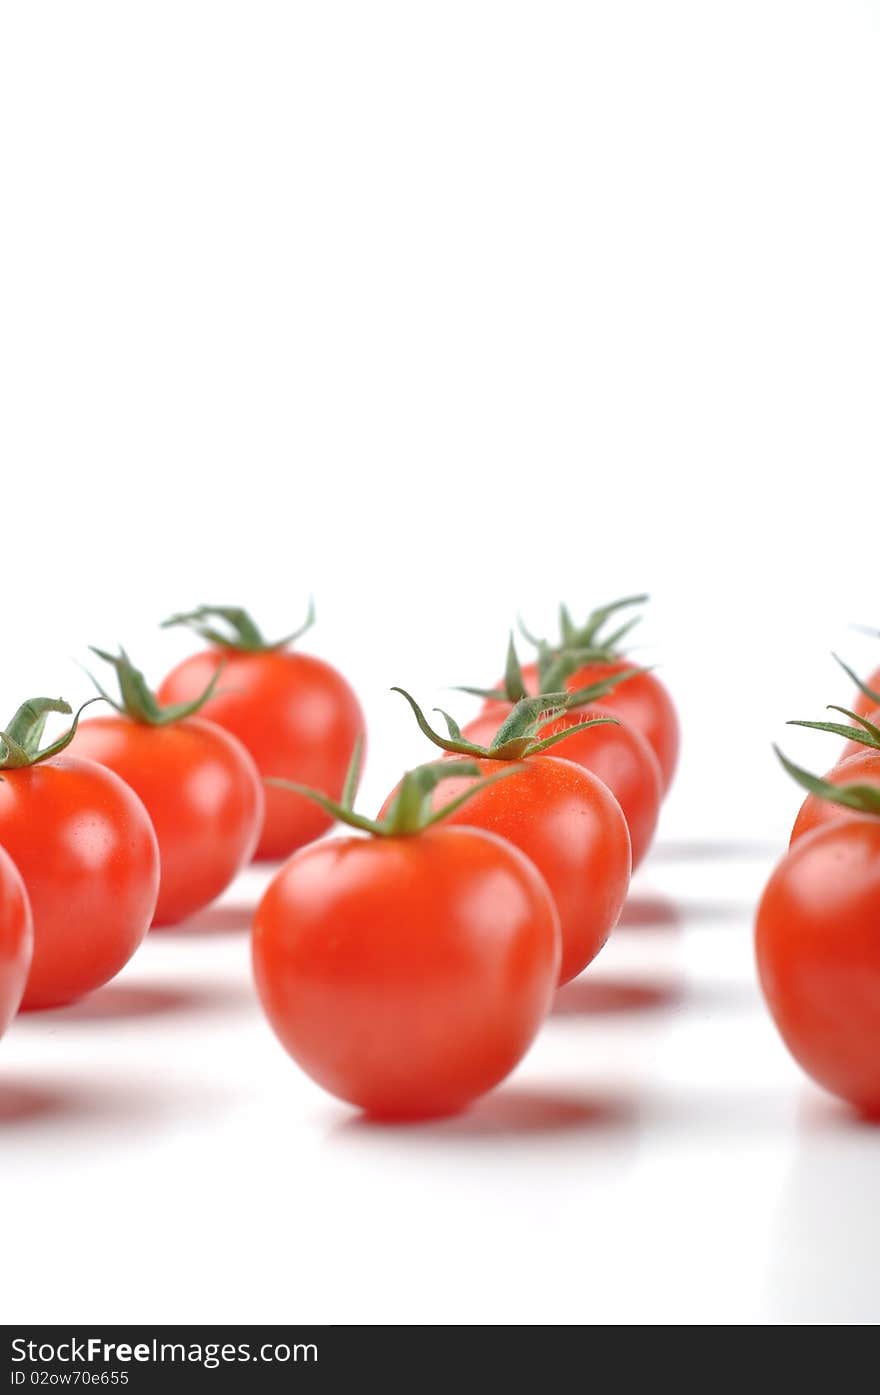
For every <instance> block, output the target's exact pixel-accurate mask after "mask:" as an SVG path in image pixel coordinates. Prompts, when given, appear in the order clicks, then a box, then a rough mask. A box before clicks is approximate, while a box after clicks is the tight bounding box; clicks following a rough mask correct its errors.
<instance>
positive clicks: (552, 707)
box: [391, 688, 619, 761]
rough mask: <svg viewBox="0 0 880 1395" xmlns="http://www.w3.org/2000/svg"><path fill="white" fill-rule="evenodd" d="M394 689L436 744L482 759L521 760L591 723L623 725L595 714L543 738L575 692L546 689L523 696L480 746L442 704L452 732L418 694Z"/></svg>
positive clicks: (443, 714)
mask: <svg viewBox="0 0 880 1395" xmlns="http://www.w3.org/2000/svg"><path fill="white" fill-rule="evenodd" d="M391 691H392V692H393V693H400V695H401V697H404V698H406V700H407V702H408V703H409V705H410V707H411V709H412V712H413V715H414V716H415V719H416V722H417V724H418V727H419V729H420V731H422V732H424V734H425V736H427V738H428V740H429V741H433V743H434V745H435V746H439V747H440V749H441V750H443V751H450V752H452V753H454V754H456V755H463V756H474V757H477V758H478V759H481V760H500V761H521V760H524V759H525V757H526V756H536V755H540V754H541V753H542V752H543V751H547V750H549V749H550V747H551V746H555V745H556V743H557V742H558V741H565V740H566V739H567V738H568V737H569V736H573V735H574V734H575V733H576V732H579V731H586V730H587V728H588V727H597V726H605V725H610V726H618V725H619V723H618V720H617V718H616V717H593V718H590V719H589V720H587V721H584V722H576V723H574V724H573V725H572V726H570V727H566V728H564V730H562V731H558V732H555V733H554V735H552V736H547V737H543V738H542V737H541V735H540V733H541V731H542V730H543V728H544V727H546V726H549V725H550V723H551V722H555V721H556V720H557V719H558V718H559V717H561V716H562V715H563V714H564V713H565V712H567V711H568V710H569V709H570V708H571V706H572V702H571V698H572V696H573V695H572V694H570V693H545V694H543V695H542V696H541V697H530V698H523V699H522V700H521V701H520V702H518V703H516V705H515V706H514V707H513V709H512V711H511V712H509V713H508V715H507V716H506V717H505V719H504V721H503V722H502V723H501V725H500V726H499V728H498V730H497V732H496V733H495V736H494V738H493V740H492V743H491V745H489V746H479V745H477V744H476V743H475V742H473V741H467V740H466V739H465V738H464V737H463V736H462V734H461V729H460V728H459V726H458V723H457V722H456V721H454V720H453V718H452V717H450V716H449V713H448V712H444V711H443V709H442V708H437V709H436V710H437V711H439V712H440V713H441V715H442V716H443V717H444V718H445V720H446V725H447V727H448V728H449V735H448V736H441V734H440V732H438V731H435V730H434V728H433V727H432V726H431V724H430V722H429V721H428V719H427V717H426V716H425V714H424V712H423V711H422V709H421V707H419V704H418V703H417V702H416V700H415V698H414V697H412V696H411V694H410V693H408V692H407V691H406V689H405V688H392V689H391Z"/></svg>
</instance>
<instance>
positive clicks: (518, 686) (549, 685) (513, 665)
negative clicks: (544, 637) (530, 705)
mask: <svg viewBox="0 0 880 1395" xmlns="http://www.w3.org/2000/svg"><path fill="white" fill-rule="evenodd" d="M537 643H538V645H539V649H538V689H539V691H538V694H537V696H538V697H543V698H551V697H555V696H558V695H559V693H560V691H561V690H562V689H563V688H564V686H565V681H566V679H567V678H570V677H571V675H572V674H573V673H576V672H577V670H578V669H579V668H582V667H583V665H584V664H587V663H607V662H609V661H610V660H611V659H612V658H616V657H617V656H616V655H611V654H607V653H605V651H604V650H600V649H574V650H564V651H552V650H550V649H549V648H548V647H547V646H546V645H545V644H544V643H543V641H541V640H539V641H537ZM648 671H649V670H648V669H644V668H636V667H633V668H628V669H625V670H624V672H623V673H613V674H610V675H609V676H608V677H607V678H603V679H601V680H600V681H599V682H597V683H590V684H588V685H587V687H585V688H578V689H577V690H576V691H575V692H572V693H567V694H566V697H567V698H568V699H569V702H568V706H569V707H588V706H589V704H590V703H592V702H601V700H602V698H603V697H607V695H608V694H609V693H610V692H611V691H612V690H613V689H614V688H616V687H617V686H618V684H619V683H626V682H627V680H628V679H630V678H634V677H635V675H636V674H637V673H647V672H648ZM456 691H457V692H459V693H470V694H471V696H472V697H481V698H489V699H491V700H493V701H496V702H513V703H517V702H522V700H523V698H527V697H529V696H531V694H529V693H528V692H527V691H526V685H525V679H524V678H523V671H522V665H521V664H520V661H519V655H518V654H517V652H516V644H515V642H514V638H513V635H511V636H510V639H509V640H508V644H507V657H506V660H505V665H504V686H503V688H470V687H466V686H459V687H458V688H457V689H456Z"/></svg>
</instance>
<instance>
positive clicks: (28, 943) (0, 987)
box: [0, 848, 34, 1036]
mask: <svg viewBox="0 0 880 1395" xmlns="http://www.w3.org/2000/svg"><path fill="white" fill-rule="evenodd" d="M33 943H34V932H33V920H32V917H31V907H30V902H29V901H28V897H27V892H26V890H25V885H24V882H23V881H22V879H21V874H20V872H19V870H18V868H17V867H16V866H15V863H14V862H13V861H12V858H11V857H10V856H9V854H8V853H7V852H6V851H5V850H4V849H3V848H0V1036H2V1035H3V1033H4V1032H5V1031H6V1028H7V1027H8V1026H9V1024H10V1022H11V1021H12V1019H13V1017H14V1016H15V1014H16V1013H17V1012H18V1008H19V1004H20V1003H21V999H22V995H23V993H24V986H25V983H26V982H27V976H28V970H29V968H30V965H31V955H32V953H33Z"/></svg>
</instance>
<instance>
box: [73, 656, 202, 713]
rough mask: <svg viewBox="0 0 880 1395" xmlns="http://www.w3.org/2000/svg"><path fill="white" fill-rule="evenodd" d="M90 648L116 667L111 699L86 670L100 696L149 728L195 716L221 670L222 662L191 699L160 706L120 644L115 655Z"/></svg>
mask: <svg viewBox="0 0 880 1395" xmlns="http://www.w3.org/2000/svg"><path fill="white" fill-rule="evenodd" d="M89 647H90V649H91V651H92V653H93V654H95V655H97V657H98V658H99V659H103V660H104V662H105V663H107V664H110V665H111V666H112V667H113V668H114V669H115V671H116V678H117V681H118V683H119V697H118V698H112V697H111V696H110V694H109V693H108V692H107V691H106V690H105V689H104V688H103V687H102V686H101V684H100V683H99V682H98V680H97V678H95V676H94V674H92V673H89V677H90V678H91V680H92V682H93V683H94V685H95V687H96V688H97V689H98V692H99V693H100V695H101V697H102V698H103V699H104V700H105V702H109V704H110V706H111V707H115V709H116V711H117V712H121V713H122V715H123V716H124V717H130V718H131V720H132V721H133V722H142V723H144V725H146V726H151V727H167V726H171V725H172V724H173V723H174V722H182V721H183V719H184V718H185V717H193V716H195V714H196V712H198V711H199V710H200V709H201V708H202V707H204V705H205V703H206V702H207V701H208V699H209V698H210V697H212V696H213V693H214V690H215V689H216V687H217V683H218V682H219V680H220V675H221V673H222V671H223V670H222V665H221V667H220V668H218V669H217V670H216V671H215V673H214V674H213V675H212V677H211V681H210V683H209V684H208V686H207V687H206V688H205V690H204V692H202V693H200V694H199V696H198V697H197V698H193V700H192V701H191V702H172V703H169V705H168V706H167V707H162V706H160V704H159V700H158V698H157V697H156V694H155V693H154V692H153V690H152V688H151V687H150V685H149V684H148V683H147V680H146V678H145V677H144V675H143V674H142V673H141V671H140V669H139V668H135V666H134V664H133V663H132V661H131V659H130V658H129V657H128V655H127V654H126V652H125V650H124V649H123V648H122V647H121V646H120V649H119V653H118V654H108V653H107V651H106V650H105V649H96V648H95V647H94V645H90V646H89ZM86 672H88V670H86ZM68 711H69V709H68Z"/></svg>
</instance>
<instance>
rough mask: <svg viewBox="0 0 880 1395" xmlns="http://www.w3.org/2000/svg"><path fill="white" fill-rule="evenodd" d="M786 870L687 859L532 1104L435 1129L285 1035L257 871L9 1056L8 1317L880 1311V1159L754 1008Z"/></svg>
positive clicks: (35, 1020)
mask: <svg viewBox="0 0 880 1395" xmlns="http://www.w3.org/2000/svg"><path fill="white" fill-rule="evenodd" d="M765 869H766V851H765V850H764V849H762V848H761V847H760V846H756V847H754V848H752V849H749V848H747V847H744V846H740V848H739V850H737V849H736V848H735V847H734V846H731V847H729V848H727V849H725V848H723V847H722V848H712V847H710V846H709V845H707V844H706V843H700V842H695V843H694V844H692V845H691V846H690V847H687V848H685V847H681V846H680V845H678V844H670V845H669V846H668V848H667V849H666V852H665V853H664V848H663V845H662V844H661V845H660V847H659V848H658V849H657V853H656V855H655V857H654V859H653V862H652V865H651V866H650V867H649V868H648V869H646V872H645V874H644V876H642V877H640V879H639V882H638V884H637V885H636V887H635V888H634V891H633V895H632V899H631V903H630V909H629V911H628V913H627V922H628V923H627V924H626V925H625V926H623V927H621V929H620V930H619V931H618V932H617V933H616V935H615V937H614V939H613V940H612V942H611V943H610V944H609V946H608V947H607V948H606V950H605V951H604V952H603V954H602V955H601V957H600V959H599V960H598V961H597V962H596V964H595V965H594V966H593V968H591V969H590V970H588V971H587V972H586V973H585V974H584V975H583V976H582V977H581V978H580V979H579V980H578V981H577V982H576V983H574V984H573V985H571V986H569V987H567V988H566V989H565V990H563V992H562V993H561V994H560V997H559V1001H558V1010H557V1012H556V1013H555V1014H554V1015H553V1016H552V1018H551V1019H550V1020H549V1022H548V1024H547V1025H546V1027H545V1029H544V1031H543V1032H542V1034H541V1035H540V1037H539V1038H538V1041H537V1042H536V1044H535V1046H534V1048H533V1050H532V1052H531V1053H530V1055H529V1056H528V1058H527V1059H526V1061H525V1062H524V1063H523V1065H522V1066H521V1068H520V1069H519V1071H518V1072H517V1073H516V1074H515V1076H514V1077H513V1078H512V1079H511V1081H510V1083H509V1084H507V1085H506V1086H504V1087H503V1088H502V1089H500V1090H498V1091H497V1092H496V1093H495V1094H494V1095H493V1096H490V1097H487V1098H486V1099H485V1100H484V1101H483V1102H482V1103H480V1104H478V1105H477V1106H475V1107H474V1109H473V1110H472V1111H471V1112H470V1113H469V1114H466V1115H464V1116H462V1117H461V1118H459V1119H458V1120H451V1121H448V1122H443V1123H436V1124H425V1125H417V1126H408V1127H387V1126H380V1125H373V1124H367V1123H365V1122H364V1121H363V1120H362V1119H361V1118H360V1116H358V1115H355V1114H354V1113H353V1112H352V1111H349V1110H348V1109H346V1108H345V1107H344V1106H342V1105H337V1104H336V1103H334V1102H333V1101H332V1100H331V1099H330V1098H329V1097H327V1096H326V1095H324V1094H323V1093H322V1092H321V1091H319V1090H318V1089H317V1087H314V1086H312V1085H311V1084H310V1083H309V1082H308V1081H307V1080H306V1079H305V1078H304V1077H303V1076H302V1075H301V1074H300V1073H299V1072H298V1071H297V1070H296V1068H295V1067H294V1066H293V1064H292V1063H291V1062H290V1061H289V1060H288V1058H287V1057H286V1056H285V1055H284V1053H283V1052H282V1051H281V1049H280V1047H279V1046H278V1045H277V1043H276V1041H275V1038H274V1037H273V1036H272V1035H271V1033H270V1031H269V1028H268V1026H267V1025H266V1024H265V1022H264V1021H263V1019H262V1017H261V1015H260V1013H259V1009H258V1007H257V1005H256V1002H255V1000H254V997H253V991H252V988H251V984H250V977H249V965H248V942H247V936H246V935H245V934H244V933H242V932H241V930H240V929H239V927H240V926H241V925H242V924H243V923H244V921H245V911H244V906H245V903H246V902H248V901H249V900H250V899H251V897H252V896H253V895H254V894H255V892H256V887H257V882H258V880H259V878H258V877H257V875H256V874H250V875H249V876H248V877H247V878H245V879H244V880H243V883H242V885H241V886H239V887H238V888H236V890H235V892H234V893H233V894H232V895H231V896H230V898H229V899H228V904H226V905H223V906H220V907H218V908H217V909H215V910H214V911H212V912H210V913H206V915H205V916H204V917H203V918H202V919H201V923H202V924H203V925H204V932H203V933H197V932H195V931H193V930H186V931H178V932H167V933H160V934H156V935H154V936H153V937H152V938H151V939H150V940H149V941H148V943H147V944H146V946H145V947H144V949H143V951H142V952H141V953H140V954H139V955H138V957H137V959H136V960H135V961H134V962H133V963H132V965H131V966H130V967H129V969H128V970H126V971H125V973H124V974H122V975H121V976H120V978H119V979H118V980H117V982H116V983H115V984H113V985H112V986H110V987H108V988H107V989H105V990H104V991H103V992H101V993H100V994H97V995H95V996H94V997H93V998H92V999H91V1000H90V1001H87V1002H84V1003H82V1004H80V1005H79V1006H76V1007H73V1008H70V1009H64V1010H62V1011H59V1012H55V1013H52V1014H51V1015H43V1016H39V1017H36V1016H31V1017H27V1018H24V1019H19V1021H18V1022H17V1023H16V1024H15V1027H14V1028H13V1030H12V1031H11V1032H10V1035H9V1038H8V1040H7V1041H6V1042H4V1049H3V1074H2V1081H0V1120H2V1137H3V1167H4V1182H3V1189H4V1195H5V1197H6V1205H5V1206H4V1232H5V1240H6V1244H7V1245H8V1247H9V1251H8V1252H10V1253H12V1254H14V1255H15V1264H14V1266H6V1267H5V1269H4V1273H3V1276H2V1278H0V1300H2V1302H0V1306H2V1311H3V1314H4V1319H5V1320H6V1321H12V1322H20V1321H27V1320H30V1321H33V1320H36V1319H37V1318H39V1319H41V1320H43V1321H59V1322H60V1321H72V1322H85V1321H91V1320H94V1318H95V1317H96V1315H98V1316H100V1318H101V1320H102V1321H106V1322H112V1321H120V1322H121V1321H134V1320H137V1321H143V1322H162V1321H164V1322H171V1321H178V1322H180V1321H188V1320H192V1321H205V1322H233V1321H238V1322H257V1321H277V1322H282V1321H305V1320H314V1321H333V1322H342V1321H352V1322H383V1321H384V1322H388V1321H404V1322H411V1321H423V1322H455V1321H459V1322H461V1321H464V1322H468V1321H494V1322H529V1321H531V1322H552V1321H564V1322H618V1323H619V1322H639V1321H644V1322H752V1321H767V1322H770V1321H800V1322H804V1321H812V1320H822V1321H835V1320H846V1321H858V1320H862V1321H877V1320H878V1318H880V1300H878V1296H877V1285H876V1282H875V1281H874V1280H875V1279H876V1275H877V1251H878V1241H880V1223H878V1221H877V1219H876V1214H877V1213H876V1207H874V1206H873V1205H872V1204H866V1201H867V1200H868V1199H869V1198H871V1197H872V1196H873V1195H874V1193H875V1185H876V1169H877V1156H878V1138H877V1134H876V1131H874V1130H871V1129H868V1128H866V1127H863V1126H861V1125H859V1124H858V1123H857V1122H855V1121H854V1120H852V1119H851V1117H850V1116H849V1115H848V1114H847V1113H846V1111H845V1110H843V1109H842V1108H838V1107H837V1106H836V1105H835V1104H833V1103H832V1102H829V1101H827V1100H826V1099H825V1097H824V1096H821V1095H820V1094H819V1093H818V1091H813V1090H812V1089H811V1087H809V1086H807V1085H804V1084H802V1082H801V1080H800V1077H799V1076H798V1073H797V1072H796V1070H795V1068H794V1066H793V1065H791V1064H790V1063H789V1061H788V1059H787V1057H786V1056H785V1054H784V1052H783V1049H782V1047H781V1046H780V1044H779V1042H778V1041H777V1039H776V1037H775V1035H774V1032H773V1029H772V1027H771V1025H770V1023H769V1020H768V1018H767V1017H766V1015H765V1013H764V1011H763V1009H762V1006H761V1004H760V1002H759V1000H758V997H757V990H756V987H755V983H754V974H753V970H752V957H751V937H750V933H749V932H750V925H749V919H750V913H751V902H752V899H753V897H754V895H755V893H756V892H757V889H758V887H759V885H760V883H761V881H762V879H763V876H764V874H765Z"/></svg>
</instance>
